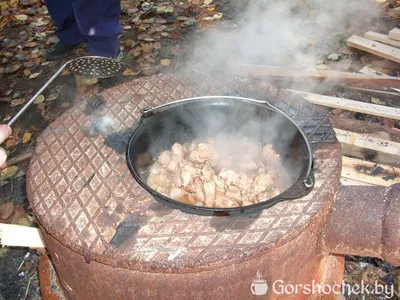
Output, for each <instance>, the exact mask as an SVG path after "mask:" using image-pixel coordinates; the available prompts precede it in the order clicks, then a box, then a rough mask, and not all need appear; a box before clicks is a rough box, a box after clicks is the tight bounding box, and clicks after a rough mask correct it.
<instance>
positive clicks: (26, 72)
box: [24, 69, 32, 77]
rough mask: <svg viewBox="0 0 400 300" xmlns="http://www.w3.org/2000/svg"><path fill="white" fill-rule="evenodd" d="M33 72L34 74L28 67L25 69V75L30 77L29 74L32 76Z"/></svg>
mask: <svg viewBox="0 0 400 300" xmlns="http://www.w3.org/2000/svg"><path fill="white" fill-rule="evenodd" d="M31 74H32V73H31V71H29V70H28V69H25V70H24V76H25V77H29V76H31Z"/></svg>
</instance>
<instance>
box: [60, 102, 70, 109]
mask: <svg viewBox="0 0 400 300" xmlns="http://www.w3.org/2000/svg"><path fill="white" fill-rule="evenodd" d="M67 107H69V103H68V102H64V103H63V104H61V108H67Z"/></svg>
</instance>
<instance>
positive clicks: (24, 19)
mask: <svg viewBox="0 0 400 300" xmlns="http://www.w3.org/2000/svg"><path fill="white" fill-rule="evenodd" d="M15 18H16V19H17V20H20V21H26V20H27V19H28V16H27V15H16V16H15Z"/></svg>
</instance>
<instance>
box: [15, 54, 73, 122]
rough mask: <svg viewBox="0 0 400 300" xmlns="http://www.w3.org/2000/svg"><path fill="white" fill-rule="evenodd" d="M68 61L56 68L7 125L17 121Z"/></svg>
mask: <svg viewBox="0 0 400 300" xmlns="http://www.w3.org/2000/svg"><path fill="white" fill-rule="evenodd" d="M69 63H70V61H68V62H66V63H65V64H63V65H62V66H61V68H60V69H58V71H57V72H56V73H54V75H53V76H51V78H50V79H49V80H48V81H47V82H46V83H45V84H44V86H42V88H41V89H40V90H38V91H37V92H36V94H35V95H33V97H32V98H31V99H30V100H29V101H28V102H27V103H26V104H25V105H24V107H22V108H21V110H20V111H19V112H18V113H17V114H16V115H15V116H14V117H13V118H12V119H11V120H10V121H9V122H8V123H7V125H8V126H11V125H12V124H14V123H15V121H17V119H18V118H19V117H20V116H21V115H22V114H23V113H24V112H25V111H26V110H27V109H28V108H29V106H30V105H31V104H32V103H33V101H35V99H36V98H37V97H38V96H39V95H40V94H41V93H42V92H43V91H44V90H45V89H46V88H47V87H48V86H49V85H50V83H52V82H53V81H54V79H56V78H57V76H58V75H60V73H61V72H62V71H64V69H65V67H66V66H67V65H68V64H69Z"/></svg>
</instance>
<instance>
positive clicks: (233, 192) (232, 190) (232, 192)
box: [225, 185, 242, 202]
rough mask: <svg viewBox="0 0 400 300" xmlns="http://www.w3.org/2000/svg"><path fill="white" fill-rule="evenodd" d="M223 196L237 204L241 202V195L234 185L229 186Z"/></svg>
mask: <svg viewBox="0 0 400 300" xmlns="http://www.w3.org/2000/svg"><path fill="white" fill-rule="evenodd" d="M225 195H226V196H227V197H229V198H232V199H234V200H236V201H238V202H241V201H242V194H241V192H240V188H238V187H237V186H234V185H231V186H229V188H228V190H227V191H226V192H225Z"/></svg>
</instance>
